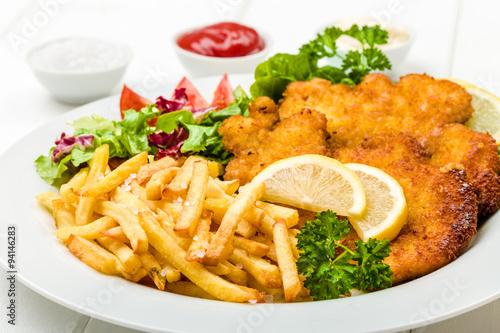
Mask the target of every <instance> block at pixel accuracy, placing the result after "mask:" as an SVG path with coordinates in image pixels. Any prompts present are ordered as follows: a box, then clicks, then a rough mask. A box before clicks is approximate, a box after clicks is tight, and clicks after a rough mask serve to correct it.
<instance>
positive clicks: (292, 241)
mask: <svg viewBox="0 0 500 333" xmlns="http://www.w3.org/2000/svg"><path fill="white" fill-rule="evenodd" d="M292 230H297V229H288V239H289V241H290V247H291V249H292V253H293V256H294V257H295V259H298V258H299V256H300V251H299V249H297V243H298V242H299V240H298V239H297V237H296V235H297V233H295V232H294V231H292ZM297 231H298V230H297Z"/></svg>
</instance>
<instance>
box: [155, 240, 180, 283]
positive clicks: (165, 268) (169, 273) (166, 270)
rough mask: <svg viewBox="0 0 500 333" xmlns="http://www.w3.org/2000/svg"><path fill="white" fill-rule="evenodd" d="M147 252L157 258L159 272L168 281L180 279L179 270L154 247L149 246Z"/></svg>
mask: <svg viewBox="0 0 500 333" xmlns="http://www.w3.org/2000/svg"><path fill="white" fill-rule="evenodd" d="M149 252H150V253H151V254H152V255H153V256H154V257H155V258H156V260H158V263H159V264H160V265H161V268H162V269H161V272H160V274H161V275H162V276H164V277H165V278H166V279H167V282H168V283H173V282H176V281H180V279H181V272H180V271H179V270H178V269H177V268H175V267H174V266H172V264H171V263H169V262H168V260H167V259H166V258H165V257H164V256H162V255H161V254H160V253H159V252H158V251H156V249H155V248H154V247H152V246H151V247H150V248H149Z"/></svg>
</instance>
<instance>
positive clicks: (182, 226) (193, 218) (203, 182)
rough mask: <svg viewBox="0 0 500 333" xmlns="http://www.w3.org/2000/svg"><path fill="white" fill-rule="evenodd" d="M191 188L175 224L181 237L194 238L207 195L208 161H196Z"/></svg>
mask: <svg viewBox="0 0 500 333" xmlns="http://www.w3.org/2000/svg"><path fill="white" fill-rule="evenodd" d="M192 173H193V175H192V177H191V186H190V187H189V190H188V192H187V196H186V200H185V201H184V204H183V206H182V211H181V214H180V216H179V218H178V219H177V222H176V223H175V227H174V231H175V232H176V233H177V235H179V236H181V237H185V238H187V237H193V236H194V232H195V230H196V225H197V223H198V220H199V219H200V217H201V213H202V210H203V200H205V196H206V193H207V183H208V165H207V162H206V161H203V160H201V161H195V162H194V163H193V167H192Z"/></svg>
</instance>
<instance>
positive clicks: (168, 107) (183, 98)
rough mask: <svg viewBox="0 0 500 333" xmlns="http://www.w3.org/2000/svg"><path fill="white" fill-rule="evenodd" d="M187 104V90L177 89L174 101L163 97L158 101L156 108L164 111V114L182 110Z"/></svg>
mask: <svg viewBox="0 0 500 333" xmlns="http://www.w3.org/2000/svg"><path fill="white" fill-rule="evenodd" d="M186 103H187V95H186V88H179V89H175V92H174V97H173V99H172V100H168V99H166V98H163V97H162V96H160V97H158V98H157V99H156V107H157V108H158V110H160V111H162V114H164V113H169V112H173V111H178V110H182V108H183V107H184V105H186Z"/></svg>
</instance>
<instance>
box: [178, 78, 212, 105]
mask: <svg viewBox="0 0 500 333" xmlns="http://www.w3.org/2000/svg"><path fill="white" fill-rule="evenodd" d="M179 88H185V89H186V95H187V99H188V101H187V103H186V105H184V108H185V109H189V110H197V109H204V108H208V107H209V105H208V102H207V101H206V100H205V99H204V98H203V96H201V94H200V92H199V91H198V89H196V88H195V87H194V85H193V84H192V83H191V81H189V80H188V79H187V78H186V77H183V78H182V80H181V82H179V84H178V85H177V87H176V88H175V89H179ZM173 98H174V95H172V98H171V99H173Z"/></svg>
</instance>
